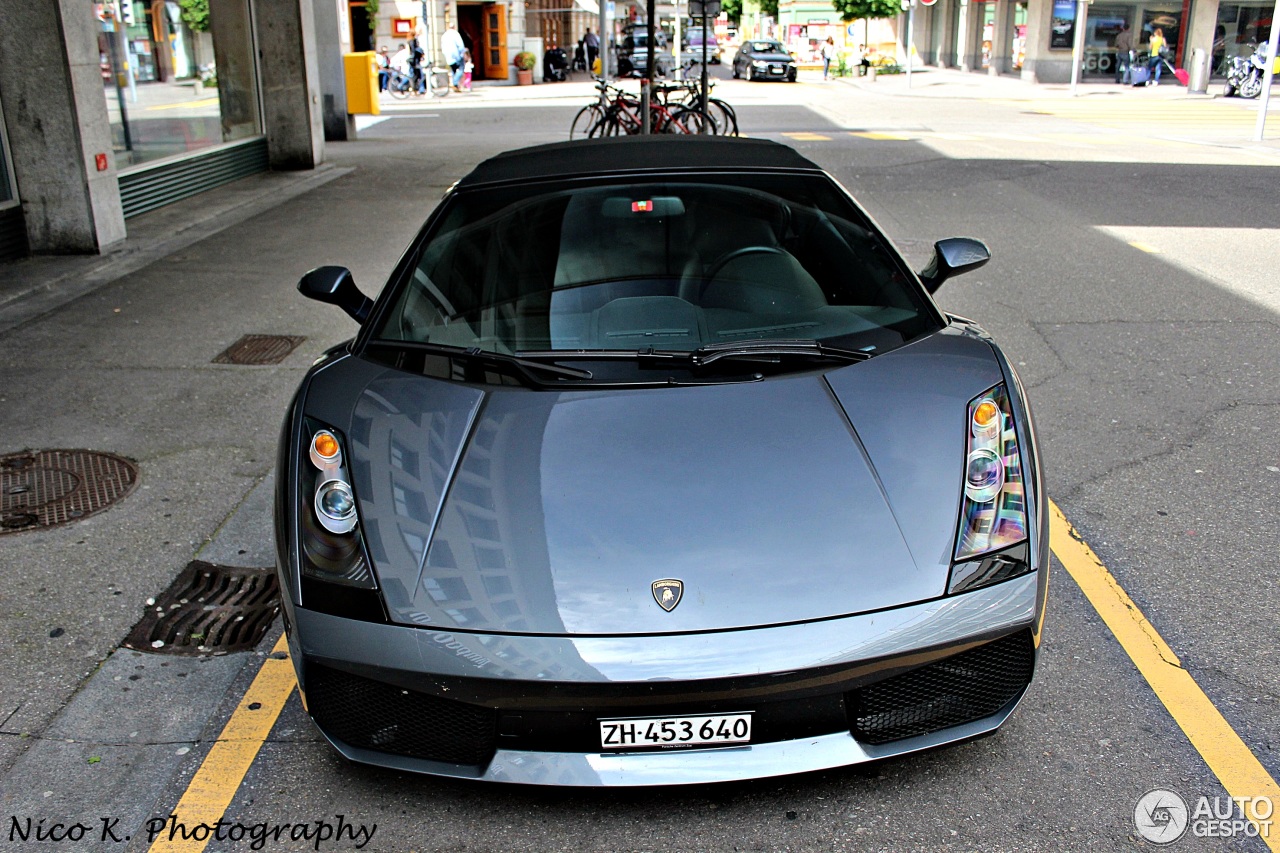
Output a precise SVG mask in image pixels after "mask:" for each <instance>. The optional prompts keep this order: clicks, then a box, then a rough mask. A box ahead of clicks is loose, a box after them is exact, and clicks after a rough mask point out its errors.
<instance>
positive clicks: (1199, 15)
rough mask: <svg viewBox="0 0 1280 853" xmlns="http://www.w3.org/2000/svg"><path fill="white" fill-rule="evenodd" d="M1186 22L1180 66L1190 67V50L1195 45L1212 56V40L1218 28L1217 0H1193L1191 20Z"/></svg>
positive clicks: (1194, 47)
mask: <svg viewBox="0 0 1280 853" xmlns="http://www.w3.org/2000/svg"><path fill="white" fill-rule="evenodd" d="M1184 23H1185V24H1186V28H1187V30H1186V32H1187V40H1186V43H1185V44H1184V45H1183V50H1182V63H1181V67H1182V68H1188V69H1189V68H1190V67H1191V51H1193V50H1195V49H1196V48H1197V47H1198V48H1200V49H1201V50H1203V51H1204V52H1205V55H1206V56H1208V57H1210V58H1212V57H1213V40H1214V35H1215V32H1216V31H1217V28H1218V0H1193V2H1192V4H1191V20H1190V21H1186V22H1184Z"/></svg>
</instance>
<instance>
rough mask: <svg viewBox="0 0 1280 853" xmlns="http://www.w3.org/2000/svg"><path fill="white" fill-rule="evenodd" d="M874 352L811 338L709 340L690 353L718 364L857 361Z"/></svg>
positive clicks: (700, 362)
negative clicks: (728, 360)
mask: <svg viewBox="0 0 1280 853" xmlns="http://www.w3.org/2000/svg"><path fill="white" fill-rule="evenodd" d="M871 355H872V353H871V352H870V351H869V350H853V349H845V348H844V347H834V346H830V345H829V344H824V343H822V342H821V341H815V340H809V339H798V340H760V341H728V342H726V343H722V344H707V345H706V346H704V347H699V348H698V349H696V350H694V351H693V352H691V353H689V357H690V360H691V361H692V362H693V363H694V364H696V365H706V364H714V363H715V362H717V361H720V360H722V359H726V358H732V359H740V360H743V361H763V362H768V363H773V364H776V363H778V362H780V361H782V360H783V359H784V358H809V359H815V360H827V361H844V362H854V361H866V360H867V359H869V358H871Z"/></svg>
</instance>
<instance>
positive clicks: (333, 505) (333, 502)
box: [315, 480, 356, 533]
mask: <svg viewBox="0 0 1280 853" xmlns="http://www.w3.org/2000/svg"><path fill="white" fill-rule="evenodd" d="M315 506H316V517H317V518H318V519H319V520H320V524H321V525H322V526H323V527H324V529H325V530H328V531H329V532H330V533H350V532H351V531H352V530H354V529H355V526H356V499H355V495H354V494H353V493H352V491H351V486H349V485H347V484H346V483H344V482H343V481H342V480H325V481H324V482H323V483H321V484H320V488H318V489H316V501H315Z"/></svg>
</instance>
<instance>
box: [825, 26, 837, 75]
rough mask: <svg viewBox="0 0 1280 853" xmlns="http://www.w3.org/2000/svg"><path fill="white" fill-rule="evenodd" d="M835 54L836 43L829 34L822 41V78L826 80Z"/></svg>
mask: <svg viewBox="0 0 1280 853" xmlns="http://www.w3.org/2000/svg"><path fill="white" fill-rule="evenodd" d="M835 55H836V43H835V41H833V40H832V38H831V36H827V40H826V41H824V42H823V43H822V79H823V80H826V79H827V78H828V77H830V76H831V60H832V59H834V58H835Z"/></svg>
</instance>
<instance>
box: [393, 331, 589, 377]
mask: <svg viewBox="0 0 1280 853" xmlns="http://www.w3.org/2000/svg"><path fill="white" fill-rule="evenodd" d="M369 346H374V347H389V348H398V349H410V350H414V351H417V352H427V353H433V354H435V355H441V356H445V357H447V358H456V359H460V360H463V361H469V362H472V363H474V364H481V365H485V366H487V367H493V368H497V369H498V370H502V369H504V368H506V369H508V370H510V371H511V372H514V373H516V374H517V375H518V376H520V377H521V378H522V379H525V380H526V381H528V382H529V383H531V384H534V385H545V384H546V383H545V381H544V378H545V377H548V376H549V377H551V378H555V379H590V378H591V376H592V374H591V371H590V370H582V369H581V368H577V367H563V366H561V365H559V364H548V363H547V362H545V361H534V360H533V359H529V358H521V357H520V356H518V355H507V354H506V353H502V352H494V351H493V350H487V349H481V348H480V347H457V346H451V345H449V344H433V343H428V342H425V341H387V340H379V341H370V342H369Z"/></svg>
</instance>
